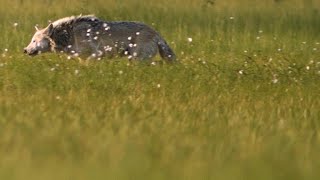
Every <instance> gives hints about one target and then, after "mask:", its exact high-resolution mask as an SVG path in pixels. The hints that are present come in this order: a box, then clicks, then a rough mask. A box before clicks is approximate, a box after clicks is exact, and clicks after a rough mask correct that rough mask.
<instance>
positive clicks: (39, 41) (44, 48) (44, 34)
mask: <svg viewBox="0 0 320 180" xmlns="http://www.w3.org/2000/svg"><path fill="white" fill-rule="evenodd" d="M52 33H53V25H52V24H50V25H49V26H48V27H46V28H44V29H41V30H39V29H38V28H37V27H36V33H35V34H34V35H33V37H32V39H31V42H30V44H29V45H28V46H27V47H25V48H24V53H26V54H28V55H30V56H35V55H38V54H40V53H44V52H48V51H51V50H52V46H53V45H54V42H53V41H52V39H51V38H50V37H51V35H52Z"/></svg>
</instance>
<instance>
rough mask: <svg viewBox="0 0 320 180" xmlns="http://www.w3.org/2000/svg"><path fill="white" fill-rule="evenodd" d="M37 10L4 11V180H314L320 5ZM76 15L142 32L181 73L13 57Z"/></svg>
mask: <svg viewBox="0 0 320 180" xmlns="http://www.w3.org/2000/svg"><path fill="white" fill-rule="evenodd" d="M36 2H37V3H36ZM36 2H33V1H31V0H11V1H6V2H2V4H1V7H0V21H1V22H2V23H1V24H0V32H1V35H0V179H6V180H15V179H32V180H34V179H39V180H43V179H226V180H233V179H237V180H238V179H249V180H251V179H252V180H254V179H266V180H267V179H268V180H269V179H279V180H280V179H281V180H282V179H290V180H292V179H319V178H320V172H319V167H320V163H319V162H320V154H319V152H320V135H319V130H320V88H319V87H320V59H319V57H320V44H319V43H320V34H319V32H320V21H319V19H320V9H319V8H318V7H320V6H319V2H317V1H308V0H305V1H298V0H296V1H295V0H293V1H289V0H282V1H281V0H279V1H271V0H270V1H267V0H264V1H249V0H242V1H236V0H228V1H220V0H216V1H213V2H214V4H211V3H207V1H204V0H203V1H200V0H198V1H196V0H165V1H156V0H152V1H146V2H144V1H142V0H133V1H129V0H121V1H111V0H107V1H106V0H97V1H95V2H91V1H87V0H82V1H73V0H69V1H62V0H57V1H54V2H53V1H47V0H43V1H36ZM48 7H50V10H48V9H47V8H48ZM80 13H83V14H87V13H93V14H96V15H97V16H99V17H101V18H103V19H106V20H135V21H142V22H145V23H146V24H150V25H152V26H153V27H154V28H155V29H157V30H158V31H159V32H161V34H162V35H163V36H164V37H165V39H167V41H168V42H169V44H170V46H172V48H173V49H174V50H175V52H176V54H177V56H178V59H179V63H177V64H173V65H172V64H165V63H161V61H160V59H159V57H157V58H155V59H154V60H155V61H156V62H157V63H156V65H152V64H151V62H146V63H139V62H134V63H129V62H128V60H126V59H112V60H110V59H103V60H101V61H93V62H89V64H88V65H84V64H82V63H79V62H78V61H77V60H68V59H67V57H66V56H64V55H57V54H43V55H40V56H37V57H34V58H30V57H27V56H25V55H24V54H22V49H23V47H24V46H26V45H27V44H28V43H29V41H30V39H31V36H32V35H33V33H34V29H33V26H34V25H35V24H39V25H40V26H42V27H44V26H46V25H47V21H48V20H55V19H58V18H61V17H64V16H69V15H74V14H80ZM14 23H18V26H16V27H14V25H13V24H14ZM189 37H190V38H192V39H193V41H192V42H188V40H187V39H188V38H189Z"/></svg>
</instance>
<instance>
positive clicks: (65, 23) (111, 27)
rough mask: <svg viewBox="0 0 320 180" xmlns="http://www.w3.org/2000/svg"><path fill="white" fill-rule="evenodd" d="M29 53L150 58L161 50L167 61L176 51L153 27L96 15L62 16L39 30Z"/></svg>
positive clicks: (161, 54) (170, 59)
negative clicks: (108, 19)
mask: <svg viewBox="0 0 320 180" xmlns="http://www.w3.org/2000/svg"><path fill="white" fill-rule="evenodd" d="M24 51H25V53H27V54H28V55H37V54H39V53H44V52H65V53H68V54H70V55H73V56H79V57H81V58H85V59H90V58H100V57H104V56H107V57H109V58H111V57H115V56H120V57H121V56H128V58H129V59H150V58H152V57H154V56H155V55H156V54H157V53H158V52H159V53H160V56H161V57H162V58H163V59H165V60H168V61H174V60H175V58H176V57H175V54H174V52H173V51H172V49H171V48H170V47H169V46H168V44H167V43H166V41H165V40H164V39H163V38H162V37H161V36H160V34H159V33H157V32H156V31H155V30H153V29H152V28H151V27H149V26H147V25H145V24H143V23H140V22H120V21H119V22H117V21H114V22H107V21H102V20H100V19H98V18H97V17H95V16H93V15H87V16H81V15H80V16H77V17H75V16H72V17H66V18H62V19H59V20H57V21H55V22H53V23H52V24H49V26H48V27H46V28H45V29H42V30H38V29H37V32H36V33H35V34H34V36H33V38H32V40H31V43H30V44H29V45H28V46H27V47H26V48H25V49H24Z"/></svg>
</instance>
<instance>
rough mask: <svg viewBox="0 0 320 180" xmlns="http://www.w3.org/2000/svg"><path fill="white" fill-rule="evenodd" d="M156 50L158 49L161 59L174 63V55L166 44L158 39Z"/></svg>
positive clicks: (161, 39)
mask: <svg viewBox="0 0 320 180" xmlns="http://www.w3.org/2000/svg"><path fill="white" fill-rule="evenodd" d="M158 48H159V53H160V56H161V57H162V59H165V60H167V61H171V62H172V61H175V60H176V55H175V54H174V52H173V51H172V49H171V48H170V47H169V45H168V44H167V42H166V41H165V40H164V39H163V38H161V37H159V39H158Z"/></svg>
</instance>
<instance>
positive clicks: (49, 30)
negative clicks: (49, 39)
mask: <svg viewBox="0 0 320 180" xmlns="http://www.w3.org/2000/svg"><path fill="white" fill-rule="evenodd" d="M44 33H46V34H47V35H48V36H51V35H52V33H53V25H52V23H50V24H49V26H48V27H47V28H46V30H45V31H44Z"/></svg>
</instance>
